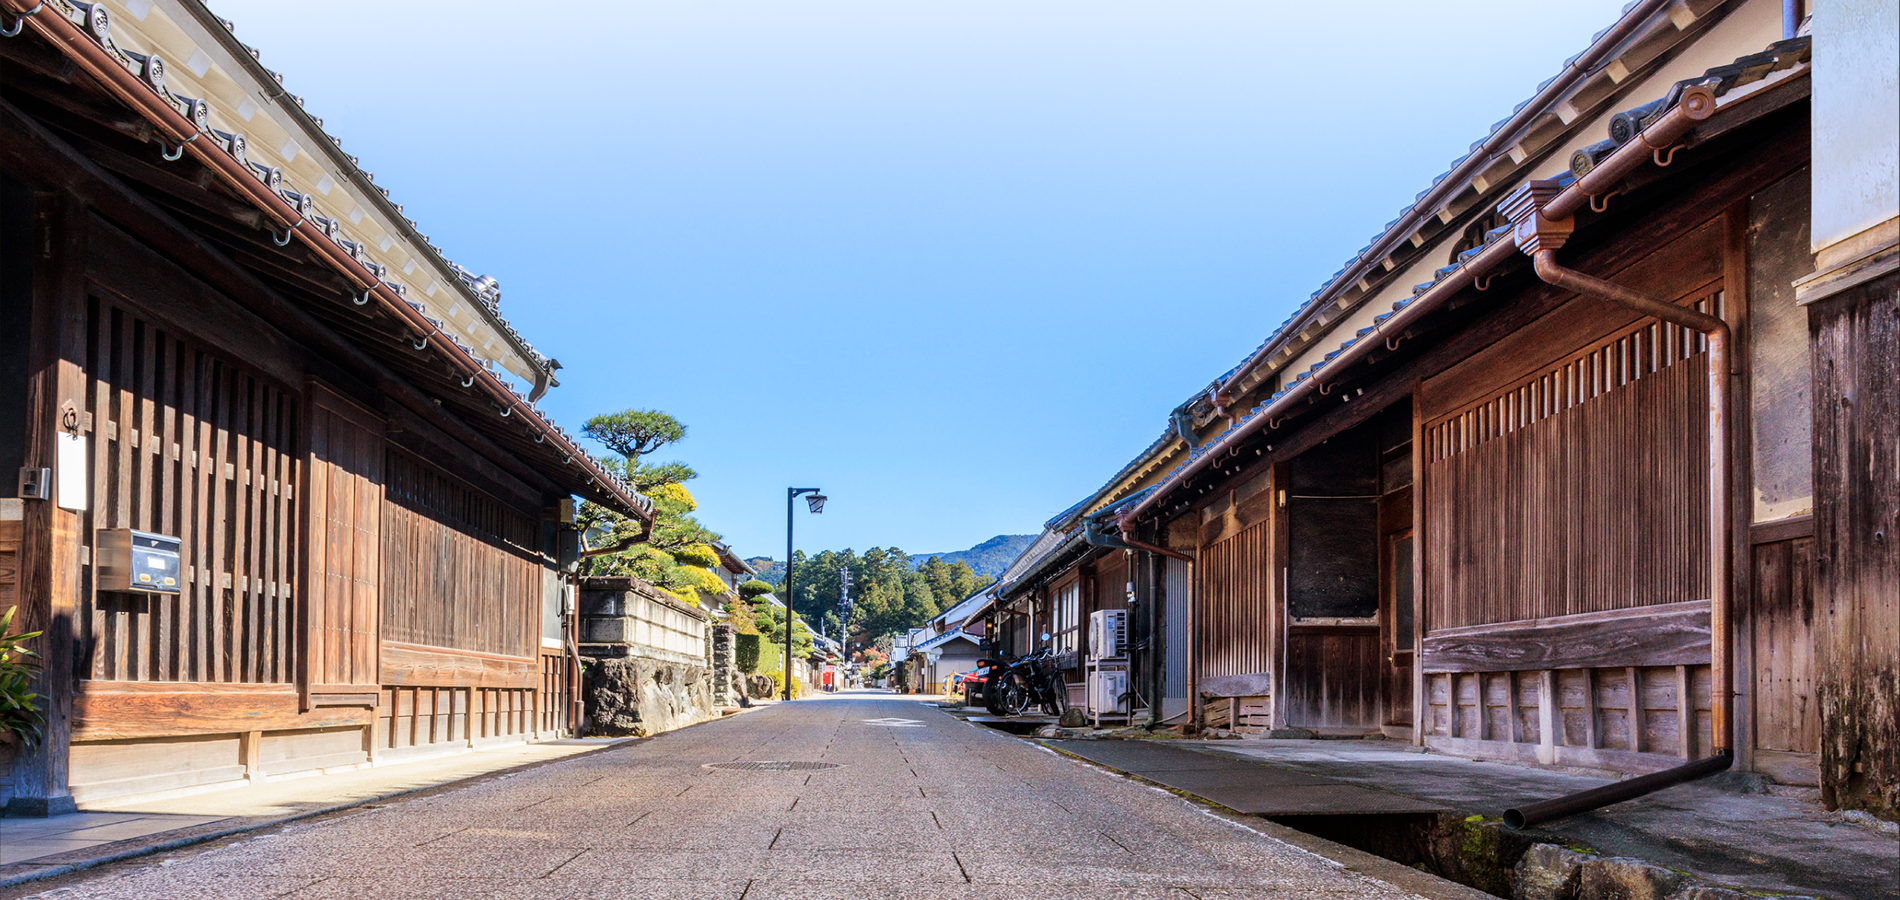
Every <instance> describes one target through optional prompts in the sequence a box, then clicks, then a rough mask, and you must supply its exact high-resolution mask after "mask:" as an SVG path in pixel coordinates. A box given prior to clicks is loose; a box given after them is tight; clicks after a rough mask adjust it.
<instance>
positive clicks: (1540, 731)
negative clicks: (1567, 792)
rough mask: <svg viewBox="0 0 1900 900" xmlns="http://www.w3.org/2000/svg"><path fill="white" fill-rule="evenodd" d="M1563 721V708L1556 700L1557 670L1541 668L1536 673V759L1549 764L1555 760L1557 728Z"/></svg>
mask: <svg viewBox="0 0 1900 900" xmlns="http://www.w3.org/2000/svg"><path fill="white" fill-rule="evenodd" d="M1562 722H1563V710H1562V709H1561V708H1559V706H1558V702H1557V672H1556V670H1554V669H1543V670H1541V671H1539V672H1538V673H1537V761H1538V762H1540V763H1543V764H1544V765H1547V766H1548V765H1551V764H1553V763H1555V762H1556V761H1557V729H1558V728H1559V727H1560V726H1561V724H1562Z"/></svg>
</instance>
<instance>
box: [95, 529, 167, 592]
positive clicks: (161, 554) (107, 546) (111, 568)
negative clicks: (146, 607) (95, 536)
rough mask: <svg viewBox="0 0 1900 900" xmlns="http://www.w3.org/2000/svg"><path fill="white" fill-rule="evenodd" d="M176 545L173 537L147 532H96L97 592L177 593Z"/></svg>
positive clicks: (129, 530)
mask: <svg viewBox="0 0 1900 900" xmlns="http://www.w3.org/2000/svg"><path fill="white" fill-rule="evenodd" d="M178 545H179V541H178V539H177V538H175V537H167V536H166V535H162V534H152V533H151V532H148V531H134V530H133V529H130V528H104V529H100V531H99V541H98V545H97V546H96V547H94V548H93V553H94V555H95V560H94V561H95V563H96V565H95V567H94V568H95V571H96V572H97V573H98V588H99V590H102V591H135V592H138V593H145V594H176V593H178V592H179V578H178Z"/></svg>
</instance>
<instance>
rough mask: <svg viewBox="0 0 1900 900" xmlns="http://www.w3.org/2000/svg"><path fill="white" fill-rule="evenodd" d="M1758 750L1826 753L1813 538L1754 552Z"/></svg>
mask: <svg viewBox="0 0 1900 900" xmlns="http://www.w3.org/2000/svg"><path fill="white" fill-rule="evenodd" d="M1749 557H1750V567H1749V568H1750V572H1749V582H1750V584H1752V585H1753V594H1754V597H1753V601H1754V602H1753V603H1752V604H1750V605H1751V610H1750V612H1749V619H1750V620H1751V624H1752V626H1753V627H1752V628H1749V629H1747V630H1746V631H1739V630H1738V633H1739V634H1747V635H1748V636H1749V640H1751V641H1752V642H1753V645H1754V646H1753V648H1752V649H1753V651H1754V655H1753V668H1754V678H1753V679H1752V681H1753V684H1754V698H1753V706H1754V721H1755V748H1756V749H1757V750H1758V751H1760V750H1766V751H1769V752H1770V753H1799V754H1816V753H1819V752H1821V711H1820V704H1819V701H1818V694H1817V693H1816V690H1815V679H1816V677H1817V675H1818V674H1819V673H1817V672H1816V671H1815V654H1814V651H1815V640H1816V637H1817V635H1816V633H1815V625H1816V612H1817V610H1816V609H1815V602H1814V601H1815V597H1814V591H1813V590H1812V588H1811V585H1812V583H1813V577H1814V562H1815V560H1814V539H1813V538H1812V537H1801V538H1795V539H1792V540H1786V541H1772V542H1768V543H1761V544H1756V545H1755V546H1754V547H1753V548H1752V549H1751V551H1750V554H1749Z"/></svg>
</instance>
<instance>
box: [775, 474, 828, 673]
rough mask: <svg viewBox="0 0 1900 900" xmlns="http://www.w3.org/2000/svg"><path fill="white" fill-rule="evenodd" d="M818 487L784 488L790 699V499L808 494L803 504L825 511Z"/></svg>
mask: <svg viewBox="0 0 1900 900" xmlns="http://www.w3.org/2000/svg"><path fill="white" fill-rule="evenodd" d="M818 491H819V489H818V488H792V487H788V488H786V489H785V699H787V700H790V699H792V603H793V593H792V588H793V585H792V501H793V500H796V499H798V497H799V495H801V494H810V495H811V496H809V497H806V498H805V505H806V506H807V507H809V508H810V509H811V511H812V512H813V513H814V514H816V513H822V512H824V511H825V495H824V494H821V493H819V492H818Z"/></svg>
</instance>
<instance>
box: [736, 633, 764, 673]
mask: <svg viewBox="0 0 1900 900" xmlns="http://www.w3.org/2000/svg"><path fill="white" fill-rule="evenodd" d="M732 661H733V662H734V663H736V664H737V665H738V666H739V671H741V672H744V673H746V674H747V675H757V674H759V636H758V635H756V634H734V635H733V636H732Z"/></svg>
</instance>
